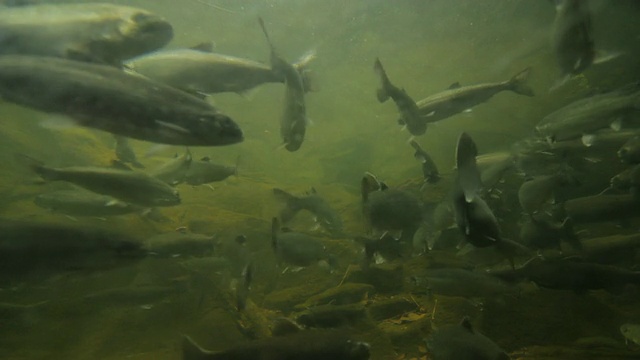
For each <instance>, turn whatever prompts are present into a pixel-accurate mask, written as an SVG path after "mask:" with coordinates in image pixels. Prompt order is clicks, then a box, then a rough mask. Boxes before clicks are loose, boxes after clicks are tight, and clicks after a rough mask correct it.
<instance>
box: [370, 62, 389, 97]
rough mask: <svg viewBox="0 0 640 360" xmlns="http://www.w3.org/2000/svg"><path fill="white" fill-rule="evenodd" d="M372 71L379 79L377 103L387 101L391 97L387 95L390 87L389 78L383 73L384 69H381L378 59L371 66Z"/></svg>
mask: <svg viewBox="0 0 640 360" xmlns="http://www.w3.org/2000/svg"><path fill="white" fill-rule="evenodd" d="M373 70H375V72H376V74H378V76H379V77H380V88H378V91H377V93H376V95H377V96H378V101H379V102H381V103H383V102H385V101H387V100H389V97H391V95H390V94H389V88H390V87H391V81H389V77H387V73H386V71H384V67H382V63H381V62H380V59H378V58H376V62H375V63H374V65H373Z"/></svg>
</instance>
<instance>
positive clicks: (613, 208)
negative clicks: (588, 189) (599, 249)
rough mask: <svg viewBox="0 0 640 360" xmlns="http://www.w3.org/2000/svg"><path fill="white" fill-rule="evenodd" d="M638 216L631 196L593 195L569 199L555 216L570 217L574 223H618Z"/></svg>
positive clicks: (637, 210)
mask: <svg viewBox="0 0 640 360" xmlns="http://www.w3.org/2000/svg"><path fill="white" fill-rule="evenodd" d="M639 214H640V206H638V199H637V197H636V196H635V195H633V194H623V195H593V196H585V197H580V198H575V199H570V200H567V201H565V202H564V203H562V204H560V206H559V208H558V209H556V214H555V216H557V217H560V218H562V219H563V218H565V217H570V218H571V220H573V221H574V222H575V223H592V222H603V221H618V220H621V219H627V218H630V217H634V216H638V215H639Z"/></svg>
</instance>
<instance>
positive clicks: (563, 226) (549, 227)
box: [520, 216, 582, 250]
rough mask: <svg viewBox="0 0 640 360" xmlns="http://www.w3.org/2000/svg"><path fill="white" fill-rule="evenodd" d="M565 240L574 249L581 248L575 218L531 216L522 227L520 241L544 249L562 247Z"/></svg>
mask: <svg viewBox="0 0 640 360" xmlns="http://www.w3.org/2000/svg"><path fill="white" fill-rule="evenodd" d="M562 240H564V241H566V242H568V243H569V244H570V245H571V246H572V247H573V248H574V249H576V250H581V249H582V243H581V242H580V239H579V238H578V237H577V236H576V234H575V232H574V230H573V220H572V219H571V218H566V219H564V221H561V222H560V221H554V220H553V219H547V218H539V217H538V216H530V217H529V219H528V220H527V221H526V222H525V223H524V224H523V225H522V226H521V227H520V241H521V242H522V243H523V244H524V245H526V246H527V247H530V248H534V249H543V248H550V247H554V248H557V249H560V250H561V249H562V248H561V246H560V244H561V241H562Z"/></svg>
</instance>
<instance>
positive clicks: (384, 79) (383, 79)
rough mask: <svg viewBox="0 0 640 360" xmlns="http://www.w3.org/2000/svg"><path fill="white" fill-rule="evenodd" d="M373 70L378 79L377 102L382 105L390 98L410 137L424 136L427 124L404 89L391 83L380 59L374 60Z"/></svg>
mask: <svg viewBox="0 0 640 360" xmlns="http://www.w3.org/2000/svg"><path fill="white" fill-rule="evenodd" d="M373 68H374V70H375V72H376V74H377V75H378V77H379V78H380V87H379V88H378V91H377V96H378V101H379V102H381V103H383V102H385V101H387V100H389V98H391V99H392V100H393V102H394V103H395V104H396V107H397V108H398V111H399V112H400V114H401V115H402V120H403V122H404V124H405V125H406V126H407V130H409V132H410V133H411V135H416V136H417V135H422V134H424V133H425V132H426V131H427V123H426V122H425V121H424V120H423V119H422V117H421V116H420V109H419V108H418V105H417V104H416V102H415V100H413V99H412V98H411V96H409V94H407V91H406V90H405V89H400V88H398V87H396V86H395V85H393V84H392V83H391V81H390V80H389V77H388V76H387V73H386V71H385V70H384V67H382V62H380V59H378V58H376V62H375V64H374V67H373Z"/></svg>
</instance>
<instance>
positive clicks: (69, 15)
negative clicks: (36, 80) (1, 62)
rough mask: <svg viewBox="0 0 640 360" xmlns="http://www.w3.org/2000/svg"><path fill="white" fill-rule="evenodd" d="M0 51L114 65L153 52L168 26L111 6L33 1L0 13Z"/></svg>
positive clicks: (163, 39) (170, 29) (163, 42)
mask: <svg viewBox="0 0 640 360" xmlns="http://www.w3.org/2000/svg"><path fill="white" fill-rule="evenodd" d="M0 34H2V35H0V55H32V56H44V57H58V58H64V59H69V60H76V61H86V62H94V63H100V64H105V65H109V66H114V67H120V66H121V65H122V62H123V60H126V59H129V58H132V57H135V56H138V55H141V54H144V53H147V52H149V51H153V50H157V49H159V48H161V47H163V46H164V45H166V44H168V43H169V41H170V40H171V39H172V38H173V27H172V26H171V24H170V23H169V22H168V21H167V20H166V19H164V18H162V17H160V16H158V15H156V14H153V13H151V12H149V11H147V10H143V9H139V8H135V7H129V6H120V5H115V4H34V5H30V6H21V7H10V8H5V9H2V12H0Z"/></svg>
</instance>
